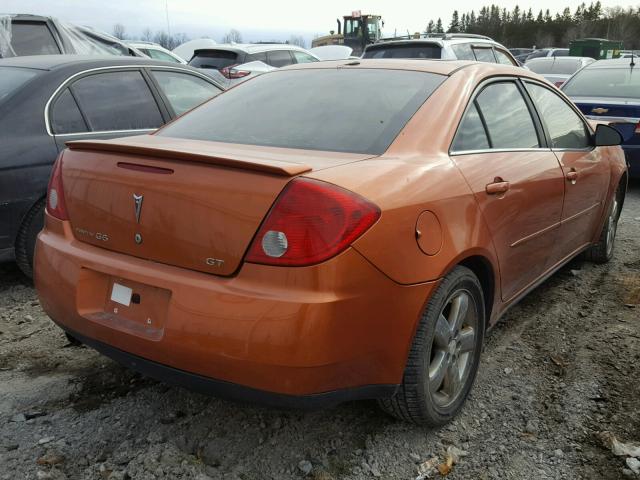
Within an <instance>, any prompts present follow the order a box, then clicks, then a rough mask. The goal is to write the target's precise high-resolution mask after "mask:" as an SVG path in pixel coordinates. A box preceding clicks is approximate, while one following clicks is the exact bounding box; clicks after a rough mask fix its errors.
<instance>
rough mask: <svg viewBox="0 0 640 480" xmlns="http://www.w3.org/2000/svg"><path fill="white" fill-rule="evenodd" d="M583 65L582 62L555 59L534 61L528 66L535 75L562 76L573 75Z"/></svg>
mask: <svg viewBox="0 0 640 480" xmlns="http://www.w3.org/2000/svg"><path fill="white" fill-rule="evenodd" d="M581 66H582V63H581V62H580V60H570V59H555V58H554V59H553V60H550V61H546V60H544V61H539V60H533V61H531V62H530V63H528V64H527V67H528V68H529V70H531V71H532V72H535V73H558V74H560V75H571V74H572V73H574V72H576V71H577V70H578V69H579V68H580V67H581Z"/></svg>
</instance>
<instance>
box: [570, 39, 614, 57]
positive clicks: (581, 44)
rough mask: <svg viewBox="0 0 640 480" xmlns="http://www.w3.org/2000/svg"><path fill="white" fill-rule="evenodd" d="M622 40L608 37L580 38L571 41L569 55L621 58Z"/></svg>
mask: <svg viewBox="0 0 640 480" xmlns="http://www.w3.org/2000/svg"><path fill="white" fill-rule="evenodd" d="M621 51H622V42H619V41H617V40H607V39H606V38H579V39H576V40H572V41H571V42H570V43H569V55H570V56H572V57H591V58H595V59H596V60H603V59H606V58H619V57H620V52H621Z"/></svg>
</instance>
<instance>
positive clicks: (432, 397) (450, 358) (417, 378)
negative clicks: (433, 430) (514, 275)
mask: <svg viewBox="0 0 640 480" xmlns="http://www.w3.org/2000/svg"><path fill="white" fill-rule="evenodd" d="M484 312H485V310H484V297H483V293H482V288H481V286H480V282H479V281H478V278H477V277H476V276H475V275H474V273H473V272H472V271H471V270H469V269H468V268H466V267H462V266H458V267H456V268H455V269H454V270H453V271H452V272H451V273H449V274H448V275H447V276H446V277H445V278H444V279H443V280H442V282H441V283H440V285H439V286H438V289H437V290H436V292H435V293H434V294H433V296H432V298H431V299H430V300H429V303H428V305H427V307H426V309H425V311H424V313H423V315H422V319H421V320H420V324H419V326H418V329H417V331H416V334H415V337H414V339H413V344H412V346H411V350H410V352H409V358H408V360H407V365H406V368H405V372H404V376H403V379H402V384H401V385H400V387H399V389H398V391H397V392H396V394H395V395H394V396H393V397H391V398H387V399H381V400H380V401H379V404H380V406H381V407H382V409H383V410H385V411H386V412H388V413H390V414H391V415H393V416H395V417H397V418H399V419H401V420H405V421H409V422H412V423H416V424H421V425H427V426H431V427H436V426H440V425H443V424H445V423H447V422H448V421H449V420H451V419H452V418H453V417H454V416H455V415H456V414H457V413H458V412H459V411H460V409H461V408H462V405H463V404H464V401H465V400H466V398H467V396H468V395H469V391H470V390H471V387H472V385H473V382H474V380H475V376H476V372H477V370H478V364H479V361H480V353H481V350H482V342H483V338H484V325H485V314H484Z"/></svg>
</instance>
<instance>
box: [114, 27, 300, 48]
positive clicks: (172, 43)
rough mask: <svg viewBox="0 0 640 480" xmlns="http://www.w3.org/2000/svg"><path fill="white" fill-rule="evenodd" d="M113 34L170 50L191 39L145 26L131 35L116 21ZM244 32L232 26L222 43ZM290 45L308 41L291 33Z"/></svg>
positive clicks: (237, 40) (235, 40) (236, 39)
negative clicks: (141, 30)
mask: <svg viewBox="0 0 640 480" xmlns="http://www.w3.org/2000/svg"><path fill="white" fill-rule="evenodd" d="M112 35H113V36H114V37H116V38H118V39H120V40H143V41H145V42H154V43H157V44H159V45H162V46H163V47H164V48H166V49H168V50H173V49H174V48H176V47H177V46H178V45H181V44H183V43H184V42H188V41H189V40H191V38H189V36H188V35H186V34H184V33H176V34H173V35H171V34H169V33H167V32H166V31H164V30H158V31H156V32H153V31H152V30H151V29H150V28H145V29H144V30H143V32H142V36H138V37H136V36H130V35H128V34H127V32H126V29H125V26H124V25H122V24H121V23H116V24H115V25H114V26H113V30H112ZM242 41H243V37H242V33H241V32H240V31H238V30H236V29H235V28H232V29H231V30H229V31H228V32H227V33H225V34H224V35H223V36H222V37H221V38H220V43H242ZM270 42H272V43H283V42H281V41H276V40H270ZM284 43H288V44H290V45H297V46H299V47H302V48H306V46H307V42H306V41H305V39H304V37H303V36H302V35H291V36H290V37H289V39H288V40H287V41H285V42H284Z"/></svg>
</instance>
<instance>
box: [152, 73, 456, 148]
mask: <svg viewBox="0 0 640 480" xmlns="http://www.w3.org/2000/svg"><path fill="white" fill-rule="evenodd" d="M445 79H446V77H445V76H444V75H436V74H433V73H425V72H414V71H403V70H373V69H353V70H348V69H340V70H335V69H307V70H288V71H287V70H285V71H276V72H273V73H267V74H264V75H261V76H259V77H256V78H255V79H253V80H251V81H248V82H245V83H242V84H240V85H238V86H237V87H235V88H232V89H230V90H228V91H227V92H225V93H223V94H221V95H219V96H218V97H216V98H214V99H213V100H211V101H209V102H208V103H206V104H204V105H203V106H201V107H199V108H197V109H195V110H193V111H192V112H190V113H188V114H186V115H185V116H184V117H182V118H179V119H178V120H176V121H175V122H173V123H172V124H170V125H168V126H167V127H165V128H163V129H162V130H160V131H159V132H158V135H161V136H166V137H178V138H189V139H194V140H210V141H216V142H226V143H239V144H245V145H264V146H272V147H284V148H300V149H308V150H326V151H336V152H352V153H367V154H372V155H378V154H381V153H383V152H384V151H385V150H386V149H387V148H388V147H389V145H390V144H391V142H392V141H393V140H394V139H395V137H396V135H398V133H399V132H400V130H402V128H403V127H404V126H405V124H406V123H407V122H408V121H409V119H410V118H411V117H412V116H413V115H414V113H415V112H416V111H417V110H418V108H420V106H421V105H422V104H423V103H424V101H425V100H426V99H427V98H428V97H429V96H430V95H431V94H432V93H433V91H434V90H435V89H436V88H437V87H438V86H439V85H440V84H441V83H442V82H443V81H444V80H445Z"/></svg>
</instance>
